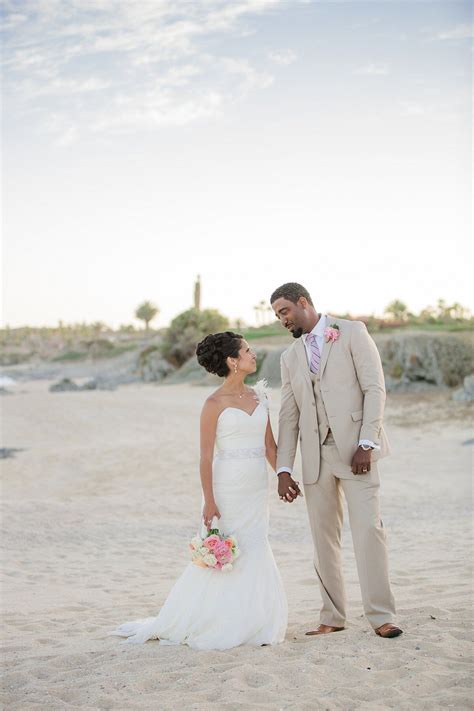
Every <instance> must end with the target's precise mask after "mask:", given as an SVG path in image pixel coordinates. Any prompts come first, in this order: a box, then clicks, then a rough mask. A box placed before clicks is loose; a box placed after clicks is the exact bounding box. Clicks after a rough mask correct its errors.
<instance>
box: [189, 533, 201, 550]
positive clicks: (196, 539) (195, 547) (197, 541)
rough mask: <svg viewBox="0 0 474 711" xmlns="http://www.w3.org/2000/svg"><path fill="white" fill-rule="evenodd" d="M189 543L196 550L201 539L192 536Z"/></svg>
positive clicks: (199, 545)
mask: <svg viewBox="0 0 474 711" xmlns="http://www.w3.org/2000/svg"><path fill="white" fill-rule="evenodd" d="M191 545H192V547H193V548H194V550H198V548H200V547H201V546H202V540H201V538H199V536H194V538H193V539H192V540H191Z"/></svg>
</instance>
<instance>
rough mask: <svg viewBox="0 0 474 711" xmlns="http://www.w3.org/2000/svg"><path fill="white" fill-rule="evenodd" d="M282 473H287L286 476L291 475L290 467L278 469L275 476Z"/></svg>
mask: <svg viewBox="0 0 474 711" xmlns="http://www.w3.org/2000/svg"><path fill="white" fill-rule="evenodd" d="M282 472H288V474H292V473H293V472H292V470H291V469H290V467H280V468H279V469H278V471H277V474H281V473H282Z"/></svg>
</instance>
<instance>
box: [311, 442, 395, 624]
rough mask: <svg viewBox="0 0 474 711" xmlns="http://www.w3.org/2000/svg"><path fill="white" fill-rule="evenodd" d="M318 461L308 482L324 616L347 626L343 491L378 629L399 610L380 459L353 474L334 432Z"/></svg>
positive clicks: (367, 606) (365, 598) (366, 599)
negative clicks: (317, 472)
mask: <svg viewBox="0 0 474 711" xmlns="http://www.w3.org/2000/svg"><path fill="white" fill-rule="evenodd" d="M320 461H321V469H320V475H319V479H318V481H317V482H316V484H306V485H305V486H304V491H305V497H306V506H307V508H308V515H309V521H310V526H311V532H312V535H313V542H314V567H315V570H316V574H317V576H318V579H319V585H320V589H321V595H322V599H323V606H322V609H321V617H320V621H321V623H322V624H325V625H331V626H334V627H344V624H345V621H346V594H345V586H344V577H343V574H342V565H341V531H342V522H343V509H342V492H344V495H345V498H346V501H347V506H348V510H349V521H350V527H351V533H352V542H353V545H354V553H355V557H356V562H357V571H358V574H359V583H360V588H361V592H362V602H363V605H364V611H365V614H366V616H367V619H368V621H369V623H370V624H371V625H372V627H373V628H374V629H376V628H377V627H380V626H381V625H383V624H385V623H386V622H393V621H394V616H395V601H394V598H393V595H392V593H391V590H390V581H389V575H388V558H387V547H386V541H385V531H384V528H383V523H382V519H381V518H380V508H379V477H378V472H377V464H376V463H375V462H372V464H371V473H370V474H368V475H358V476H357V477H353V475H351V473H350V470H349V469H348V468H347V466H345V465H344V464H342V463H341V461H340V459H339V455H338V453H337V449H336V445H335V444H334V440H332V437H331V436H330V437H329V440H327V442H326V443H325V444H323V446H322V447H321V460H320ZM350 477H353V478H350Z"/></svg>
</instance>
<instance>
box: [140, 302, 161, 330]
mask: <svg viewBox="0 0 474 711" xmlns="http://www.w3.org/2000/svg"><path fill="white" fill-rule="evenodd" d="M159 313H160V309H159V308H158V306H155V304H152V303H151V301H144V302H143V304H140V306H138V307H137V310H136V311H135V316H136V318H138V319H139V320H140V321H145V330H146V331H148V329H149V323H150V321H152V320H153V319H154V318H155V316H156V315H157V314H159Z"/></svg>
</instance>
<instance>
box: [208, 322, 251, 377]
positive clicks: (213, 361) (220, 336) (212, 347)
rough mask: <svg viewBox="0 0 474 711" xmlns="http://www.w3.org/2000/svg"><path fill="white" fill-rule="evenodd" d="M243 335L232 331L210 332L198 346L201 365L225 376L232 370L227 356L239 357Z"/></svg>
mask: <svg viewBox="0 0 474 711" xmlns="http://www.w3.org/2000/svg"><path fill="white" fill-rule="evenodd" d="M242 339H243V336H241V335H240V334H239V333H233V332H232V331H224V332H223V333H210V334H209V335H208V336H206V338H204V339H203V340H202V341H201V342H200V343H198V345H197V348H196V355H197V359H198V363H199V365H202V367H203V368H205V369H206V370H207V372H208V373H213V374H214V375H219V376H220V377H221V378H225V377H226V376H227V375H229V373H230V370H229V367H228V365H227V363H226V359H227V358H238V357H239V350H240V348H241V345H242Z"/></svg>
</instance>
